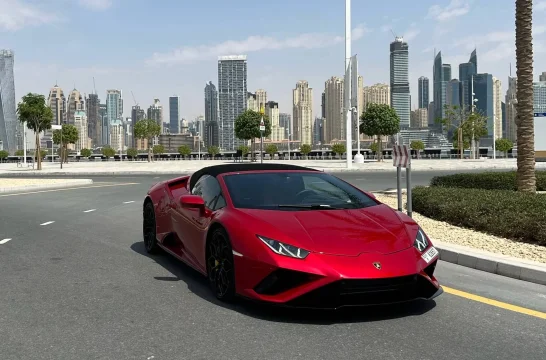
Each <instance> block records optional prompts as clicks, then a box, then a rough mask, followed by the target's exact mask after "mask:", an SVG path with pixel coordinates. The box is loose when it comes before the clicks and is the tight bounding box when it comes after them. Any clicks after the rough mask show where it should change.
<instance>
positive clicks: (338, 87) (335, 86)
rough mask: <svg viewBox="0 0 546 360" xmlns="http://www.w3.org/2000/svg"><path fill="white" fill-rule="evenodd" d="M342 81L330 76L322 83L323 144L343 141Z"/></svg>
mask: <svg viewBox="0 0 546 360" xmlns="http://www.w3.org/2000/svg"><path fill="white" fill-rule="evenodd" d="M343 87H344V79H341V78H339V77H336V76H332V77H331V78H330V79H328V80H326V82H325V83H324V94H325V105H326V116H325V117H324V119H325V120H324V122H323V126H324V143H326V144H330V143H331V142H332V141H336V142H337V141H340V140H345V137H346V136H345V135H346V132H345V127H346V124H345V116H344V115H345V114H344V113H343Z"/></svg>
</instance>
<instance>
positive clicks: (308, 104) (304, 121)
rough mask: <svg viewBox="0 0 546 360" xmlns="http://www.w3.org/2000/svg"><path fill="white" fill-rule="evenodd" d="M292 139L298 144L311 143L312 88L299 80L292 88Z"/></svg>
mask: <svg viewBox="0 0 546 360" xmlns="http://www.w3.org/2000/svg"><path fill="white" fill-rule="evenodd" d="M292 104H293V106H292V140H294V141H299V142H300V144H302V145H303V144H308V145H311V144H312V143H313V88H310V87H309V83H308V82H307V81H306V80H299V81H298V82H297V83H296V88H295V89H294V90H292Z"/></svg>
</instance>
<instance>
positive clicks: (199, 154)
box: [197, 133, 201, 160]
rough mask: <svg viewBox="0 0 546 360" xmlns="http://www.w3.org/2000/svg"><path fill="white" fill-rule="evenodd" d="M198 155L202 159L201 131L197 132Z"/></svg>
mask: <svg viewBox="0 0 546 360" xmlns="http://www.w3.org/2000/svg"><path fill="white" fill-rule="evenodd" d="M197 155H198V156H199V160H201V136H200V135H199V133H197Z"/></svg>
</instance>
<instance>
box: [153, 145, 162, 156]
mask: <svg viewBox="0 0 546 360" xmlns="http://www.w3.org/2000/svg"><path fill="white" fill-rule="evenodd" d="M152 151H153V152H154V155H156V154H157V155H161V154H163V153H164V152H165V146H163V145H161V144H157V145H154V147H153V149H152Z"/></svg>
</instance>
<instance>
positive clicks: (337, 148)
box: [332, 143, 348, 158]
mask: <svg viewBox="0 0 546 360" xmlns="http://www.w3.org/2000/svg"><path fill="white" fill-rule="evenodd" d="M332 151H333V152H334V153H335V154H338V155H339V157H340V158H341V156H342V155H343V154H345V152H346V151H347V148H346V147H345V144H339V143H338V144H334V145H332ZM347 156H348V155H347Z"/></svg>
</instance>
